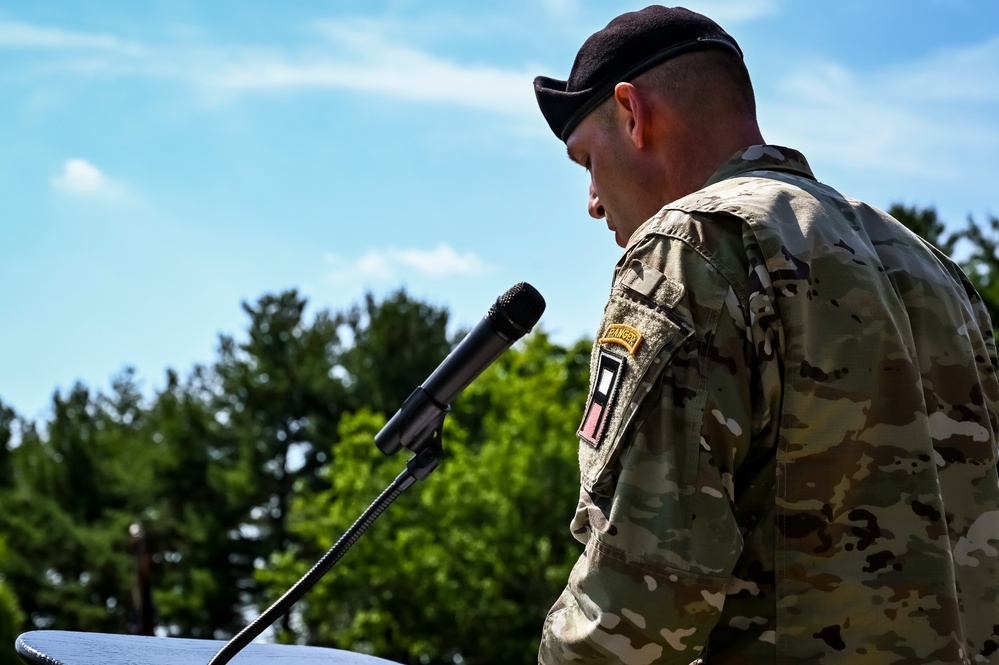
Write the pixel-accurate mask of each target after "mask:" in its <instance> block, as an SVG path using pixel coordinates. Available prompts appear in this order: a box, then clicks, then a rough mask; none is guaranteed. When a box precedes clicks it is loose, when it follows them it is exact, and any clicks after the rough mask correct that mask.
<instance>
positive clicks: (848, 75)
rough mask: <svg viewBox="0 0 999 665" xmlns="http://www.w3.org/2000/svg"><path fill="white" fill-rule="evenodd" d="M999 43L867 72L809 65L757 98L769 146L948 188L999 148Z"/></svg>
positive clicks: (811, 62) (986, 161) (823, 64)
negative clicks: (998, 127) (943, 182)
mask: <svg viewBox="0 0 999 665" xmlns="http://www.w3.org/2000/svg"><path fill="white" fill-rule="evenodd" d="M990 81H992V82H994V81H999V39H992V40H989V41H987V42H984V43H980V44H972V45H969V46H966V47H963V48H954V49H947V50H941V51H937V52H935V53H933V54H931V55H929V56H927V57H924V58H921V59H918V60H912V61H909V62H904V63H896V64H893V65H891V66H885V67H881V68H876V69H873V70H870V71H857V70H852V69H849V68H847V67H845V66H843V65H841V64H838V63H834V62H828V61H826V62H820V61H816V60H814V59H811V60H808V61H804V62H801V63H800V64H799V65H797V67H796V68H795V69H794V70H793V71H792V72H791V73H790V74H789V75H788V76H786V77H785V78H784V80H783V81H782V82H780V83H779V85H778V87H777V88H776V89H775V90H773V91H767V90H765V89H764V90H761V91H760V107H761V110H760V119H761V123H762V124H763V125H764V130H765V131H764V135H765V136H766V137H767V138H768V139H769V140H771V141H775V142H780V143H785V144H787V145H792V146H796V147H801V148H802V149H804V150H806V152H807V153H808V154H813V155H821V156H822V158H823V159H826V160H828V161H830V162H832V163H835V164H836V165H837V166H841V167H844V168H847V167H853V168H873V169H875V170H878V171H881V172H882V173H894V174H900V175H906V176H920V177H925V178H935V179H941V178H943V179H949V180H953V179H956V178H958V177H960V176H961V173H962V171H966V170H967V168H968V164H989V163H991V161H992V157H991V155H993V154H995V152H996V151H997V150H999V136H997V135H996V132H995V118H996V117H999V89H997V86H995V85H992V84H990V83H987V82H990Z"/></svg>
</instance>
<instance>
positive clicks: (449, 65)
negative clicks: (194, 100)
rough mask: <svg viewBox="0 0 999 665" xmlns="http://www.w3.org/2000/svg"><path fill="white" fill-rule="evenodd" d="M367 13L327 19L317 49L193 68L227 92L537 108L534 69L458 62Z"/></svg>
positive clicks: (504, 109)
mask: <svg viewBox="0 0 999 665" xmlns="http://www.w3.org/2000/svg"><path fill="white" fill-rule="evenodd" d="M389 27H390V26H388V25H386V26H380V25H379V24H378V23H376V22H373V21H371V20H354V21H339V22H332V21H325V22H321V23H319V24H317V30H318V31H319V32H320V33H321V34H322V35H323V36H324V37H325V38H326V39H327V40H328V42H329V44H328V47H329V48H328V49H327V50H326V52H324V53H322V54H316V53H312V54H310V55H308V56H301V57H298V58H293V57H289V56H285V55H278V54H273V53H269V54H252V53H251V54H244V55H242V56H236V57H229V58H227V59H226V60H224V61H221V62H216V63H215V66H214V67H211V66H209V67H205V66H204V63H202V66H201V68H200V72H199V73H197V74H195V77H196V79H197V80H198V81H199V82H200V83H201V84H202V85H203V86H204V87H205V89H206V90H207V91H212V92H217V91H218V90H219V89H222V90H228V91H230V92H252V91H264V90H294V89H303V88H329V89H342V90H353V91H360V92H367V93H372V94H379V95H386V96H390V97H398V98H403V99H408V100H415V101H424V102H435V103H445V104H457V105H461V106H466V107H473V108H479V109H486V110H489V111H492V112H498V113H503V114H509V115H528V114H530V115H532V116H533V114H535V113H536V111H535V101H534V92H533V88H532V87H531V85H530V81H531V80H533V76H534V75H533V72H528V71H527V70H526V69H525V70H511V69H503V68H500V67H492V66H488V65H484V64H473V63H462V62H456V61H453V60H448V59H446V58H441V57H437V56H435V55H433V54H430V53H427V52H425V51H421V50H419V49H417V48H413V47H410V46H407V45H405V44H403V43H402V42H400V41H399V40H398V39H393V38H390V37H389V36H388V35H387V34H386V33H387V32H388V31H389Z"/></svg>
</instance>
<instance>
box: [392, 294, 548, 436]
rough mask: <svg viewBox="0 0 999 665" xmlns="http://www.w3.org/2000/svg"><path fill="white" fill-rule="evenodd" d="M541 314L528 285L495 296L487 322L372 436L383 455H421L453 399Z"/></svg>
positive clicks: (539, 301)
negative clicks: (405, 451) (402, 451)
mask: <svg viewBox="0 0 999 665" xmlns="http://www.w3.org/2000/svg"><path fill="white" fill-rule="evenodd" d="M544 311H545V299H544V298H542V297H541V294H540V293H538V291H537V289H535V288H534V287H533V286H531V285H530V284H528V283H527V282H520V283H519V284H516V285H514V286H513V287H511V288H510V289H509V290H508V291H507V292H506V293H504V294H503V295H501V296H500V297H499V298H497V299H496V302H495V303H494V304H493V306H492V307H490V308H489V312H488V313H487V314H486V316H485V318H483V319H482V320H481V321H479V323H478V325H476V326H475V327H474V328H472V331H471V332H469V333H468V334H467V335H466V336H465V338H464V339H463V340H461V342H460V343H459V344H458V346H456V347H454V350H453V351H451V353H450V354H448V357H447V358H445V359H444V360H443V362H441V364H440V365H438V366H437V369H435V370H434V371H433V373H432V374H431V375H430V376H429V377H427V380H426V381H424V382H423V384H422V385H420V386H419V387H417V388H416V390H414V391H413V392H412V394H411V395H410V396H409V397H407V398H406V401H405V402H403V403H402V406H401V407H399V410H398V411H396V413H395V415H394V416H392V418H391V419H390V420H389V421H388V422H387V423H386V424H385V427H383V428H382V429H381V431H380V432H378V434H376V435H375V445H377V446H378V449H379V450H380V451H382V452H383V453H385V454H386V455H394V454H395V453H397V452H399V449H400V448H407V449H408V450H412V451H413V452H416V453H418V452H420V450H421V449H422V448H423V446H425V445H426V443H427V442H428V441H429V440H430V438H431V437H432V436H433V434H434V430H435V429H436V428H438V427H440V424H441V422H442V421H443V419H444V416H445V415H446V413H447V411H448V409H449V407H450V404H451V402H452V401H454V398H456V397H457V396H458V395H459V394H460V393H461V391H462V390H464V389H465V388H467V387H468V384H470V383H471V382H472V381H474V380H475V378H476V377H477V376H478V375H479V374H481V373H482V372H483V370H485V369H486V367H489V365H491V364H492V363H493V361H495V360H496V359H497V358H499V357H500V355H502V354H503V352H504V351H506V350H507V349H508V348H510V347H511V346H512V345H513V343H514V342H516V341H517V340H518V339H520V338H521V337H523V336H524V335H526V334H527V333H528V332H530V331H531V328H533V327H534V324H535V323H537V322H538V320H539V319H540V318H541V314H542V313H543V312H544Z"/></svg>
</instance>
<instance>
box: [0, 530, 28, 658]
mask: <svg viewBox="0 0 999 665" xmlns="http://www.w3.org/2000/svg"><path fill="white" fill-rule="evenodd" d="M6 558H7V542H6V540H5V539H4V538H0V564H2V563H3V561H4V560H5V559H6ZM23 627H24V613H23V612H22V611H21V608H20V606H19V605H18V602H17V597H16V596H15V595H14V592H13V591H12V590H11V589H10V587H8V586H7V584H6V583H5V582H4V580H3V577H2V576H0V644H2V645H4V648H2V649H0V665H17V663H18V662H19V661H18V659H17V656H16V655H15V654H14V650H13V649H12V648H10V647H11V645H13V644H14V640H15V638H17V636H18V635H20V634H21V629H22V628H23Z"/></svg>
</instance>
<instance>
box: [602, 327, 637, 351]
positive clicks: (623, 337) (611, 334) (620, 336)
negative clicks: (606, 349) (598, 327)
mask: <svg viewBox="0 0 999 665" xmlns="http://www.w3.org/2000/svg"><path fill="white" fill-rule="evenodd" d="M599 342H600V343H601V344H620V345H621V346H623V347H624V348H626V349H628V353H630V354H631V355H635V351H636V350H637V349H638V345H639V344H641V343H642V333H640V332H638V331H637V330H636V329H634V328H632V327H631V326H628V325H625V324H623V323H613V324H611V325H610V326H608V328H607V330H606V331H605V332H604V334H603V337H601V338H600V339H599Z"/></svg>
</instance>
